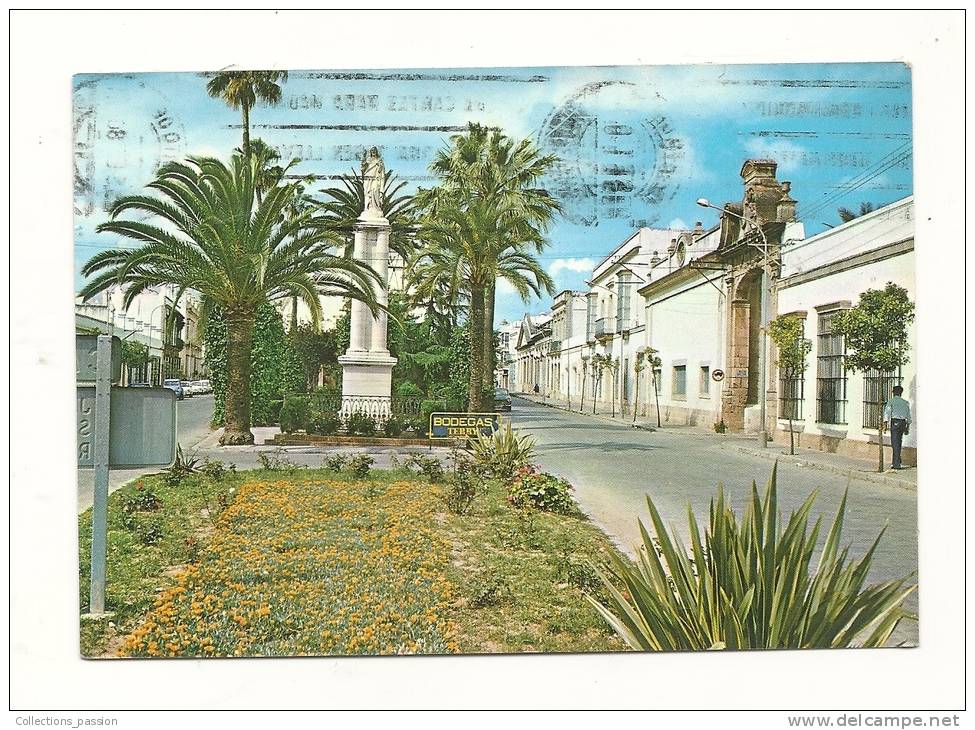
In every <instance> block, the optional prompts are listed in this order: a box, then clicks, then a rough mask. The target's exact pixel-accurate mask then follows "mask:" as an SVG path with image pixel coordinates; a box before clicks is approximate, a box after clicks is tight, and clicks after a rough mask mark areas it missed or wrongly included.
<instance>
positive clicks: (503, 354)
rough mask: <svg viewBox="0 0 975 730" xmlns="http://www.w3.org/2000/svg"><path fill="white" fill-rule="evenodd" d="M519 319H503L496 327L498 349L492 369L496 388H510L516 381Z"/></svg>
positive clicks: (512, 387)
mask: <svg viewBox="0 0 975 730" xmlns="http://www.w3.org/2000/svg"><path fill="white" fill-rule="evenodd" d="M519 330H521V320H519V321H517V322H509V321H508V320H504V321H503V322H501V324H500V325H499V327H498V351H497V353H496V362H495V370H494V384H495V386H497V387H498V388H504V389H505V390H512V389H514V388H515V384H516V383H517V382H518V350H517V348H516V346H517V344H518V332H519Z"/></svg>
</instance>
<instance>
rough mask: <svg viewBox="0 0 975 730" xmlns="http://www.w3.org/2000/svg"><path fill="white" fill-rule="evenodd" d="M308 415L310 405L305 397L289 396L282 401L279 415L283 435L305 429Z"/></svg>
mask: <svg viewBox="0 0 975 730" xmlns="http://www.w3.org/2000/svg"><path fill="white" fill-rule="evenodd" d="M310 415H311V404H310V402H309V399H308V398H307V397H306V396H301V395H289V396H288V397H286V398H285V399H284V403H283V404H282V406H281V413H280V414H279V416H280V421H281V430H282V431H284V432H285V433H294V432H295V431H299V430H302V429H305V428H307V427H308V419H309V417H310Z"/></svg>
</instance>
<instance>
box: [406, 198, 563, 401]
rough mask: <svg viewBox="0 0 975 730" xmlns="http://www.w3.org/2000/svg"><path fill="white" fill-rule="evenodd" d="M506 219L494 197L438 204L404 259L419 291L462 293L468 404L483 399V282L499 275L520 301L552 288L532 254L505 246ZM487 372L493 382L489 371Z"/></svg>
mask: <svg viewBox="0 0 975 730" xmlns="http://www.w3.org/2000/svg"><path fill="white" fill-rule="evenodd" d="M510 220H513V217H512V216H511V215H510V214H509V213H508V211H507V210H506V208H505V207H504V204H503V203H501V202H500V201H498V200H497V199H491V198H475V199H473V200H471V201H469V202H468V203H467V205H466V206H464V207H458V206H456V205H452V206H448V205H441V206H439V207H438V212H437V214H436V216H433V215H430V216H428V217H426V218H424V219H423V221H422V224H421V227H420V231H421V238H422V240H423V242H424V243H425V246H424V248H422V249H420V251H419V252H418V254H417V255H416V256H415V257H414V258H413V260H412V261H411V265H410V268H411V269H413V271H414V272H415V275H416V277H417V278H418V280H419V282H420V283H419V285H418V290H419V291H420V292H425V291H427V290H428V288H430V287H442V288H446V289H447V290H448V291H453V292H457V293H459V292H461V291H463V292H465V293H466V299H467V303H468V324H469V328H470V336H471V363H470V372H471V375H470V380H469V383H468V404H469V406H470V407H471V408H473V409H477V408H480V407H482V405H483V404H482V403H481V400H482V394H483V392H484V389H485V371H486V369H487V368H488V367H489V363H490V360H489V359H488V358H487V357H486V356H485V348H484V344H483V340H482V339H481V338H483V337H485V336H486V334H487V333H488V332H491V333H492V345H493V327H492V328H490V329H489V328H488V327H487V326H486V318H487V307H486V304H487V298H486V296H485V293H486V291H487V288H488V286H489V285H491V284H493V282H494V281H496V280H497V279H498V278H501V279H504V280H505V281H507V282H508V283H510V284H511V285H512V287H513V288H514V290H515V291H516V292H517V293H518V294H519V295H520V296H521V297H522V299H523V300H525V301H527V300H528V299H529V298H530V296H531V295H532V294H534V295H535V296H540V295H541V293H542V292H543V291H551V289H552V288H553V285H552V279H551V277H550V276H549V275H548V274H547V273H546V272H545V270H544V269H543V268H542V266H541V264H540V263H539V262H538V260H537V259H535V257H534V256H532V255H531V254H530V253H528V252H526V251H524V250H523V249H521V248H517V247H508V246H507V244H508V240H509V239H508V237H507V232H506V231H504V230H502V229H503V228H504V227H505V226H506V221H510ZM517 230H518V228H517V227H516V228H515V229H514V231H515V233H517ZM491 350H492V352H493V346H492V348H491ZM491 375H492V381H491V382H492V383H493V372H492V373H491Z"/></svg>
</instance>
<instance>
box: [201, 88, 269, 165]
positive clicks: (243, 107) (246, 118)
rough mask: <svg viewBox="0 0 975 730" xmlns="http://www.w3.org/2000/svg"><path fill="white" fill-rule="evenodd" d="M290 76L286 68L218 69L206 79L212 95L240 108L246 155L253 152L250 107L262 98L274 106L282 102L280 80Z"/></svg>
mask: <svg viewBox="0 0 975 730" xmlns="http://www.w3.org/2000/svg"><path fill="white" fill-rule="evenodd" d="M287 80H288V72H287V71H218V72H216V73H214V74H213V75H212V76H211V78H210V81H209V82H207V93H208V94H209V95H210V96H212V97H214V98H220V99H223V100H224V102H225V103H226V104H227V106H229V107H230V108H231V109H240V115H241V123H242V126H243V128H244V137H243V139H244V143H243V146H242V149H243V151H244V157H247V156H249V155H250V153H251V131H250V129H251V109H252V108H253V107H254V105H255V104H256V103H257V102H259V101H260V102H264V103H265V104H269V105H271V106H273V105H275V104H277V103H278V102H280V101H281V86H280V85H279V84H278V82H279V81H281V82H284V81H287Z"/></svg>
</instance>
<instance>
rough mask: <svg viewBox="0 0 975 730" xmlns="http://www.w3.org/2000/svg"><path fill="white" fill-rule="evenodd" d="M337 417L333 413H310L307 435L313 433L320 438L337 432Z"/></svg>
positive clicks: (338, 423) (339, 422)
mask: <svg viewBox="0 0 975 730" xmlns="http://www.w3.org/2000/svg"><path fill="white" fill-rule="evenodd" d="M340 424H341V421H339V417H338V416H337V415H335V414H334V413H324V412H322V411H317V412H315V413H312V415H311V417H310V418H309V419H308V426H307V430H308V433H315V434H319V435H321V436H331V435H332V434H334V433H335V432H336V431H338V430H339V425H340Z"/></svg>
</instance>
